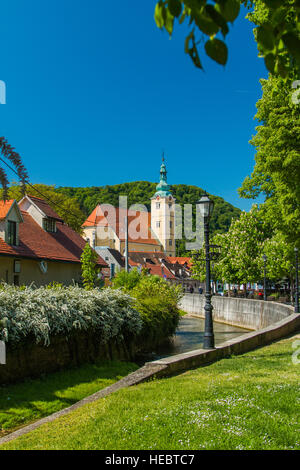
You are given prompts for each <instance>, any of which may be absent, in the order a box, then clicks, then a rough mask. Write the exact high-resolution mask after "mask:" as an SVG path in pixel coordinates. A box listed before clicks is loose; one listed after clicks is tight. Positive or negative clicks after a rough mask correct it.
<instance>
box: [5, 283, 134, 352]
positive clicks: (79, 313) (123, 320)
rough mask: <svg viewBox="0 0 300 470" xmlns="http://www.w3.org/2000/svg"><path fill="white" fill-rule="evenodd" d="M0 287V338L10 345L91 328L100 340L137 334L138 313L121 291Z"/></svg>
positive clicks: (55, 287) (129, 298) (46, 342)
mask: <svg viewBox="0 0 300 470" xmlns="http://www.w3.org/2000/svg"><path fill="white" fill-rule="evenodd" d="M3 287H4V288H3V289H0V340H4V341H5V342H8V343H10V344H12V345H15V344H17V343H20V342H26V341H32V340H34V341H36V342H37V343H43V344H44V345H48V344H49V343H50V342H51V337H52V336H65V337H68V336H70V335H72V334H73V333H74V332H75V331H76V330H83V331H92V332H95V333H97V335H98V336H99V342H101V343H108V342H109V341H110V340H111V339H112V338H117V337H118V338H122V337H123V338H124V337H125V338H126V337H129V336H134V335H138V334H139V332H140V331H141V329H142V320H141V316H140V314H139V313H138V312H137V310H136V309H135V308H134V301H133V299H132V298H131V297H130V296H129V295H127V294H125V293H124V292H122V291H121V290H113V289H109V288H108V289H103V290H100V289H93V290H89V291H87V290H85V289H82V288H80V287H77V286H69V287H61V286H59V285H57V286H55V285H53V286H52V288H50V289H49V286H46V287H39V288H33V287H26V288H25V289H20V288H18V287H16V286H10V285H6V286H3Z"/></svg>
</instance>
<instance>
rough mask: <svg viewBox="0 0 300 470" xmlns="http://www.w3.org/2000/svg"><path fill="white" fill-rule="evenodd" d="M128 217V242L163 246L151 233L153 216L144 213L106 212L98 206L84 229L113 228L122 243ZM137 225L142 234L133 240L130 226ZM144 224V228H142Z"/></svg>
mask: <svg viewBox="0 0 300 470" xmlns="http://www.w3.org/2000/svg"><path fill="white" fill-rule="evenodd" d="M126 215H128V226H129V237H128V241H130V242H132V243H140V244H147V245H149V244H150V245H155V246H161V244H160V242H159V241H158V240H157V239H156V238H155V237H154V236H153V234H152V231H151V214H150V213H148V212H142V211H130V210H126V209H121V208H118V207H117V208H115V211H114V213H108V211H104V212H103V209H102V208H101V206H100V205H99V206H97V207H96V208H95V209H94V210H93V212H92V213H91V215H90V216H89V217H88V218H87V220H86V221H85V222H84V223H83V225H82V226H83V227H95V228H96V227H111V228H112V229H113V230H114V232H115V233H116V235H117V236H118V238H119V239H120V240H121V241H124V240H125V221H124V219H125V217H126ZM135 221H136V223H137V225H136V230H137V232H140V233H141V237H138V238H136V239H135V238H132V237H131V236H130V226H131V225H132V224H133V225H134V224H135ZM141 223H142V225H143V226H142V227H140V225H141Z"/></svg>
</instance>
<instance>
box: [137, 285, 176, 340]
mask: <svg viewBox="0 0 300 470" xmlns="http://www.w3.org/2000/svg"><path fill="white" fill-rule="evenodd" d="M131 295H132V296H133V297H134V298H135V300H136V301H135V308H136V309H137V310H138V311H139V313H140V314H141V316H142V320H143V323H144V325H143V330H142V335H144V337H145V338H146V339H147V340H148V341H150V342H151V343H153V344H158V343H160V342H162V341H163V340H165V339H167V338H168V337H170V336H172V335H173V334H174V333H175V331H176V328H177V326H178V322H179V319H180V312H179V309H178V303H179V300H180V299H181V297H182V295H183V292H182V288H181V286H173V285H171V284H169V283H168V282H167V281H165V280H164V279H162V278H160V277H158V276H142V277H141V279H140V282H139V283H138V284H137V285H136V286H135V287H134V289H132V291H131Z"/></svg>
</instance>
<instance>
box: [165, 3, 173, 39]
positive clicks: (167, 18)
mask: <svg viewBox="0 0 300 470" xmlns="http://www.w3.org/2000/svg"><path fill="white" fill-rule="evenodd" d="M165 13H166V16H165V28H166V30H167V31H168V33H169V34H170V36H171V35H172V32H173V26H174V16H173V15H171V13H170V11H169V10H166V9H165Z"/></svg>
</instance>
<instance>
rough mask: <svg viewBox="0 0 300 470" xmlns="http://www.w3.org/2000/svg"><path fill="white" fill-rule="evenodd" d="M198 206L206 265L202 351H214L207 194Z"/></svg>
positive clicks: (209, 209) (212, 204)
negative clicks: (201, 221) (202, 221)
mask: <svg viewBox="0 0 300 470" xmlns="http://www.w3.org/2000/svg"><path fill="white" fill-rule="evenodd" d="M197 204H198V205H199V209H200V213H201V215H202V217H203V219H204V242H205V265H206V283H205V307H204V312H205V329H204V341H203V348H204V349H214V347H215V338H214V328H213V318H212V311H213V306H212V304H211V285H210V259H211V256H210V246H209V219H210V217H211V215H212V213H213V210H214V202H213V201H212V200H211V199H209V197H208V195H207V194H204V195H203V196H202V197H201V199H200V201H198V202H197Z"/></svg>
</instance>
